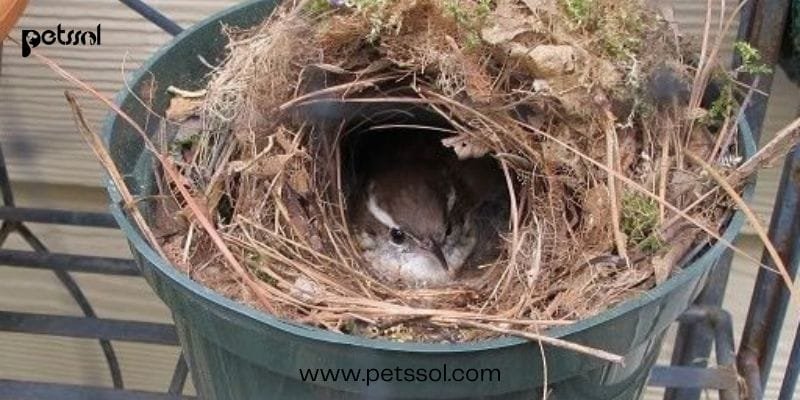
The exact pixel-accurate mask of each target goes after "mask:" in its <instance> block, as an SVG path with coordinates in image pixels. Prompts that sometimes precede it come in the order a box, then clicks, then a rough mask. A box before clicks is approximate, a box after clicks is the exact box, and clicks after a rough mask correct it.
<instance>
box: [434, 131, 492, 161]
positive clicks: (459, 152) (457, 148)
mask: <svg viewBox="0 0 800 400" xmlns="http://www.w3.org/2000/svg"><path fill="white" fill-rule="evenodd" d="M442 146H444V147H449V148H451V149H453V151H454V152H455V153H456V156H458V159H459V160H466V159H469V158H480V157H483V156H485V155H486V154H488V153H489V148H487V147H486V146H484V145H482V144H480V143H477V142H476V141H475V139H473V138H472V137H470V136H467V135H458V136H453V137H449V138H444V139H442Z"/></svg>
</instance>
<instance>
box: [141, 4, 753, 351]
mask: <svg viewBox="0 0 800 400" xmlns="http://www.w3.org/2000/svg"><path fill="white" fill-rule="evenodd" d="M225 31H226V33H227V35H228V37H229V44H228V46H227V55H226V58H225V60H224V62H223V63H222V64H221V65H219V66H218V67H216V68H214V70H213V72H212V73H211V76H210V80H209V82H208V84H207V87H206V88H205V89H204V90H202V91H199V92H188V91H184V90H180V89H176V88H172V93H173V97H172V100H171V104H170V107H169V109H168V112H167V118H168V120H169V121H170V122H169V123H168V124H167V126H166V129H164V130H163V132H162V134H163V135H162V136H163V137H162V138H161V139H162V140H161V143H165V147H164V149H163V150H164V151H165V152H168V153H169V154H170V158H171V159H172V162H173V163H174V164H175V165H176V166H177V170H178V172H179V173H180V175H182V177H181V179H182V180H183V181H182V182H181V181H180V180H179V181H177V182H181V183H179V184H176V180H175V179H174V177H173V178H170V179H162V180H161V182H160V190H161V194H162V196H160V199H162V201H160V204H159V206H158V207H157V209H158V212H159V213H158V215H157V218H156V225H155V228H156V229H154V231H155V232H156V233H157V236H158V237H159V238H160V241H161V246H162V249H163V250H164V252H165V253H166V255H167V256H168V257H169V258H170V260H171V261H173V262H174V264H175V265H177V266H179V267H180V268H181V269H182V270H184V271H185V272H186V273H187V274H188V275H189V276H191V278H193V279H194V280H196V281H198V282H201V283H202V284H204V285H206V286H208V287H210V288H212V289H214V290H216V291H218V292H220V293H222V294H224V295H226V296H228V297H230V298H233V299H236V300H238V301H241V302H243V303H246V304H249V305H251V306H253V307H255V308H258V309H261V310H264V311H266V312H268V313H270V314H273V315H275V316H278V317H281V318H285V319H289V320H293V321H298V322H301V323H306V324H309V325H313V326H317V327H323V328H325V329H328V330H331V331H336V332H343V333H348V334H356V335H362V336H368V337H382V338H388V339H391V340H398V341H428V342H442V341H444V342H465V341H472V340H478V339H483V338H487V337H491V336H497V335H501V334H516V335H520V336H526V337H535V336H531V335H535V334H537V333H538V332H540V331H542V330H545V329H547V328H548V327H551V326H555V325H563V324H569V323H571V322H573V321H576V320H580V319H582V318H586V317H589V316H592V315H594V314H597V313H599V312H601V311H603V310H605V309H607V308H609V307H611V306H613V305H615V304H618V303H620V302H621V301H624V300H626V299H630V298H633V297H636V296H639V295H641V294H642V293H644V292H646V291H648V290H649V289H652V288H653V287H654V286H656V285H658V284H660V283H661V282H663V281H664V280H666V279H667V278H668V277H669V276H670V274H671V273H673V272H674V271H675V270H676V269H677V268H680V266H681V265H682V264H684V263H685V262H686V260H685V259H684V257H685V255H686V254H687V253H688V252H689V249H690V248H692V247H695V246H698V245H702V244H703V243H707V242H709V241H713V240H714V239H715V238H716V239H719V236H718V235H719V232H721V230H722V229H723V228H724V225H725V223H726V220H727V218H728V217H729V216H730V214H731V209H732V207H731V204H730V202H729V201H728V200H726V199H725V198H724V196H723V195H722V194H718V193H717V192H714V191H713V189H714V188H715V185H716V183H715V182H714V180H713V179H711V178H710V177H709V174H708V173H707V168H709V165H713V168H714V169H722V170H724V169H725V168H732V167H734V166H735V165H736V163H737V162H738V160H737V158H736V157H735V156H736V155H737V154H738V149H737V143H736V139H735V132H736V124H735V123H734V122H733V121H735V117H736V113H737V112H738V109H737V107H736V104H735V100H734V98H735V96H734V95H735V94H736V93H737V91H739V87H738V86H737V85H736V84H735V82H734V80H733V79H732V78H731V77H730V72H729V71H724V70H723V69H722V68H720V67H717V66H715V65H716V64H714V63H713V62H708V60H709V59H708V58H706V59H705V60H706V61H705V62H698V58H697V57H695V56H693V55H692V54H693V47H692V45H691V44H690V43H689V42H687V41H686V40H685V39H684V38H682V37H681V36H680V35H679V34H678V33H677V32H676V31H675V30H674V27H672V26H671V25H670V23H669V22H668V21H665V20H664V19H663V18H661V17H660V15H659V14H657V13H656V12H653V11H650V10H649V9H647V8H646V7H645V6H643V5H642V4H640V2H637V1H630V2H627V1H626V2H619V1H616V0H594V1H584V0H524V1H517V0H352V1H348V2H345V3H342V4H339V3H336V2H328V1H327V0H307V1H302V2H300V3H291V4H285V5H283V6H281V7H279V8H278V10H277V11H275V12H274V13H273V15H271V16H270V17H269V18H268V19H267V20H266V21H264V22H263V23H261V24H259V25H257V26H255V27H253V28H251V29H246V30H238V29H232V28H226V30H225ZM714 51H716V50H714ZM700 61H702V59H700ZM709 65H711V67H709ZM711 80H714V81H716V84H714V85H712V86H713V87H712V89H713V90H707V83H708V82H709V81H711ZM398 130H401V131H407V132H410V134H409V135H408V136H407V137H408V138H411V137H415V138H416V139H414V140H413V142H414V145H413V146H416V147H412V145H409V149H406V150H409V151H411V150H413V151H412V152H414V153H418V152H419V150H418V149H419V146H421V145H420V143H424V146H429V147H430V150H431V153H430V154H435V155H434V156H430V157H432V159H438V160H440V161H441V162H442V163H447V165H449V166H452V165H459V164H458V163H461V162H464V163H466V162H469V161H470V160H483V162H487V161H486V160H489V161H488V163H489V164H491V173H490V175H491V177H490V178H485V179H484V178H481V179H480V180H483V181H486V180H491V181H492V182H494V183H495V185H493V186H485V187H484V191H489V192H491V193H487V195H493V196H494V197H492V198H493V199H495V200H497V199H502V201H501V203H502V206H498V207H496V209H497V210H499V211H498V213H497V214H496V215H495V217H494V218H495V219H497V218H500V219H501V221H500V223H499V224H497V223H495V224H492V225H491V226H483V227H482V228H480V229H479V230H480V231H481V232H484V233H485V232H489V233H490V236H492V237H488V238H484V239H480V240H479V243H477V245H476V248H477V247H482V248H483V250H485V252H484V253H485V254H490V255H491V256H489V257H483V258H479V257H473V258H472V259H471V260H467V261H465V262H464V263H463V265H460V266H459V268H458V269H457V271H448V275H447V279H444V280H438V281H436V282H426V281H424V280H417V281H409V280H407V279H395V278H393V277H391V276H387V275H386V274H383V273H381V271H377V270H376V269H375V268H374V267H373V266H372V265H371V263H370V261H369V260H368V259H367V256H365V254H367V253H368V252H366V251H365V249H364V248H363V247H364V246H363V243H361V242H360V241H359V238H358V237H357V236H358V232H357V231H356V229H355V227H354V226H353V222H352V216H353V212H354V210H355V209H356V208H357V207H358V205H357V204H356V202H358V201H364V200H363V197H359V196H358V194H359V193H363V192H364V191H365V190H366V189H365V188H364V187H363V186H359V185H360V183H359V171H354V170H353V169H354V168H355V169H357V168H358V163H356V164H353V163H351V162H350V161H352V160H353V159H354V158H355V159H358V157H359V154H367V153H375V152H377V151H378V150H377V149H378V148H379V147H380V146H384V147H386V146H387V145H386V143H384V144H368V145H363V146H362V145H358V144H354V143H364V142H365V141H364V140H355V139H353V138H361V139H364V138H368V137H369V138H376V137H383V136H382V135H384V134H385V133H386V132H387V131H393V132H395V133H397V131H398ZM420 137H424V138H425V139H420ZM409 141H411V139H409ZM367 142H369V141H367ZM370 146H374V147H370ZM391 146H392V148H396V149H397V152H398V153H402V152H403V151H404V150H403V147H404V144H403V140H402V139H401V140H400V141H398V142H392V144H391ZM409 151H406V152H409ZM422 152H423V153H425V150H422ZM386 154H390V153H386ZM408 160H409V159H408V158H402V157H400V158H398V159H397V160H396V163H395V168H397V169H400V170H408V171H411V170H412V169H411V168H412V167H413V166H412V165H408V164H405V163H406V162H408V163H411V162H412V161H408ZM699 160H708V162H707V164H706V163H705V162H702V161H699ZM454 163H455V164H454ZM353 165H356V166H355V167H354V166H353ZM456 169H458V167H456ZM497 182H499V183H500V184H499V185H498V184H496V183H497ZM179 185H183V187H179ZM186 188H190V189H191V192H192V197H191V199H190V200H189V201H187V197H186V196H184V195H183V193H182V192H181V190H183V189H186ZM189 202H191V203H193V204H188V203H189ZM190 206H191V207H190ZM189 209H192V210H194V212H195V214H197V213H196V211H197V210H198V209H200V210H203V212H202V213H201V214H203V215H202V218H203V219H204V220H207V221H210V222H211V223H212V225H213V232H212V231H210V230H209V227H208V226H205V225H203V224H202V223H199V222H198V216H197V215H194V214H192V213H190V212H189V211H188V210H189ZM498 215H499V217H498ZM495 222H496V221H495ZM471 251H477V250H471Z"/></svg>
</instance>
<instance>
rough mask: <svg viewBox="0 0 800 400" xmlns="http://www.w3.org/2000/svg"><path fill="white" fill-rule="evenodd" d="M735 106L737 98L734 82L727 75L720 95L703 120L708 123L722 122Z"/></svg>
mask: <svg viewBox="0 0 800 400" xmlns="http://www.w3.org/2000/svg"><path fill="white" fill-rule="evenodd" d="M734 107H736V99H735V98H734V97H733V82H731V81H730V79H728V78H727V77H726V78H725V81H724V83H723V84H722V87H721V89H720V93H719V97H717V99H716V100H714V102H712V103H711V107H710V108H709V109H708V114H707V115H706V116H705V117H704V118H703V122H705V123H707V124H714V123H718V122H722V121H723V120H725V118H726V117H727V116H728V115H729V114H730V112H731V110H733V108H734Z"/></svg>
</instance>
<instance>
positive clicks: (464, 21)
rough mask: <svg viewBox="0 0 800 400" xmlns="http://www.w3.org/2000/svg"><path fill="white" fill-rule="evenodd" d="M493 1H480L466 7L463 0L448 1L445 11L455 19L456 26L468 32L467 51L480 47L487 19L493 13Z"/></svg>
mask: <svg viewBox="0 0 800 400" xmlns="http://www.w3.org/2000/svg"><path fill="white" fill-rule="evenodd" d="M492 1H493V0H478V2H477V3H476V4H470V5H469V6H464V5H463V4H462V2H461V0H447V1H446V2H445V10H446V11H447V13H448V14H450V16H452V17H453V19H454V20H455V22H456V24H458V26H459V27H460V28H461V29H463V30H464V31H466V35H465V36H466V39H465V41H466V43H464V44H465V47H466V48H467V49H472V48H476V47H478V46H480V44H481V42H482V39H481V34H480V32H481V29H482V28H483V26H484V25H485V24H486V18H487V17H488V16H489V14H491V12H492Z"/></svg>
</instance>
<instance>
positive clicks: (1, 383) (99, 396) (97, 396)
mask: <svg viewBox="0 0 800 400" xmlns="http://www.w3.org/2000/svg"><path fill="white" fill-rule="evenodd" d="M0 399H13V400H52V399H58V400H180V399H187V400H189V399H195V397H192V396H180V395H174V394H164V393H155V392H145V391H141V390H116V389H111V388H103V387H92V386H79V385H66V384H62V383H44V382H20V381H11V380H7V379H0Z"/></svg>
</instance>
